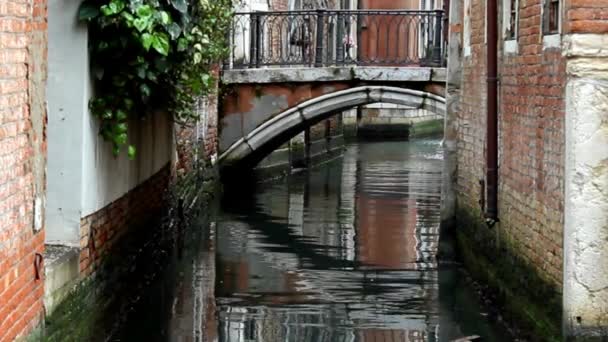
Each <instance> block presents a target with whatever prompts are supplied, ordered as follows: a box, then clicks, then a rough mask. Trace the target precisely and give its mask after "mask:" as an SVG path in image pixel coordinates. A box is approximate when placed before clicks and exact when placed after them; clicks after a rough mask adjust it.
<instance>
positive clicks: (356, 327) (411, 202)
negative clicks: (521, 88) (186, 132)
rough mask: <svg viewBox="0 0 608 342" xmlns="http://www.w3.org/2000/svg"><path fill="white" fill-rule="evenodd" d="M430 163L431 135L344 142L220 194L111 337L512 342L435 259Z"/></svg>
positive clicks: (436, 172) (434, 159) (437, 185)
mask: <svg viewBox="0 0 608 342" xmlns="http://www.w3.org/2000/svg"><path fill="white" fill-rule="evenodd" d="M441 156H442V154H441V151H440V142H439V141H437V140H424V141H417V142H409V143H405V142H386V143H365V144H354V145H350V146H348V148H347V149H346V151H345V153H344V158H343V159H342V160H339V161H336V162H333V163H330V164H327V165H324V166H322V167H319V168H317V169H314V170H311V171H309V172H308V173H305V174H300V175H296V176H292V177H289V178H288V179H285V180H282V181H278V182H273V183H266V184H260V185H258V186H257V187H256V190H255V193H254V194H245V193H240V194H238V193H233V194H227V195H226V196H225V198H224V201H223V205H222V210H223V212H222V213H221V214H220V215H219V217H218V219H217V223H216V224H212V225H211V226H210V227H209V228H208V229H202V230H199V229H196V228H197V227H194V228H195V229H191V230H190V231H191V232H190V233H186V234H187V235H188V234H189V235H188V236H187V237H185V238H182V239H181V240H182V241H184V242H183V245H184V248H183V250H184V251H185V252H184V253H183V255H182V254H180V253H176V254H175V256H174V259H173V260H174V262H173V264H172V265H170V266H169V267H168V269H167V270H166V272H165V276H164V277H163V280H162V281H161V284H160V285H158V286H156V287H155V290H152V291H148V293H147V295H144V297H145V298H149V299H148V300H144V301H143V303H144V304H141V305H138V308H136V309H135V310H134V314H133V315H132V317H131V318H130V320H128V322H127V324H126V325H125V328H124V331H123V332H121V333H120V334H118V335H117V336H118V337H119V338H117V340H129V341H131V340H154V341H220V342H249V341H261V342H262V341H264V342H269V341H294V342H300V341H302V342H308V341H331V342H335V341H337V342H340V341H349V342H350V341H358V342H371V341H374V342H375V341H386V342H392V341H403V342H405V341H451V340H452V339H456V338H461V337H463V336H467V335H473V334H476V335H481V336H483V337H485V338H486V339H487V340H490V341H501V340H504V341H508V340H510V339H507V338H506V337H504V336H503V335H504V334H503V333H502V332H501V331H500V330H496V328H495V327H494V326H492V325H490V324H488V322H487V319H486V317H484V315H482V313H481V312H480V308H479V306H478V305H477V304H476V303H477V298H476V297H475V294H474V293H473V292H472V291H471V290H470V289H469V288H468V287H467V285H466V284H465V283H463V282H462V280H461V273H460V272H459V270H458V269H457V268H455V267H453V266H451V267H446V266H441V267H440V266H439V265H438V264H437V260H436V258H435V255H436V252H437V248H438V240H439V221H440V193H441V171H440V170H441V163H442V161H441ZM198 232H202V233H200V234H199V233H198ZM199 235H200V236H199ZM201 236H202V237H201ZM178 240H180V239H178ZM178 250H180V248H178ZM163 303H164V304H163ZM150 317H156V318H158V317H160V323H159V324H158V325H156V324H150V322H157V321H159V320H158V319H153V318H150ZM144 337H145V339H144Z"/></svg>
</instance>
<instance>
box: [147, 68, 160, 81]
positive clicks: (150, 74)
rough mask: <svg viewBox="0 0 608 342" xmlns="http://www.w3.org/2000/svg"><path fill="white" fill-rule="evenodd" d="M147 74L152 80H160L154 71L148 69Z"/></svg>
mask: <svg viewBox="0 0 608 342" xmlns="http://www.w3.org/2000/svg"><path fill="white" fill-rule="evenodd" d="M146 76H147V78H148V79H149V80H150V81H152V82H157V81H158V78H157V77H156V74H155V73H154V72H152V71H148V73H147V75H146Z"/></svg>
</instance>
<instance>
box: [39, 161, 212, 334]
mask: <svg viewBox="0 0 608 342" xmlns="http://www.w3.org/2000/svg"><path fill="white" fill-rule="evenodd" d="M218 184H219V183H218V182H217V168H215V167H211V166H210V165H208V164H203V163H201V164H200V165H199V167H198V168H197V169H196V170H193V171H192V172H189V173H188V174H186V175H184V176H182V177H180V178H179V179H178V180H177V181H176V182H174V183H173V184H172V185H171V187H170V189H169V191H168V195H169V198H168V200H167V206H168V207H169V208H170V209H169V210H168V213H169V214H168V215H176V216H177V215H179V218H178V219H179V220H181V222H183V225H184V226H190V224H191V220H194V219H197V218H200V217H201V215H203V214H207V215H208V213H209V212H210V211H211V210H212V209H213V208H212V206H211V199H212V197H213V196H214V195H215V194H216V193H217V191H218V190H217V189H218ZM203 212H204V213H203ZM165 221H168V220H160V218H159V217H156V216H154V215H152V214H151V219H150V220H149V221H147V222H146V223H144V224H142V225H141V226H130V227H125V229H124V231H125V232H126V233H125V234H123V235H121V236H120V238H119V239H118V240H117V241H116V242H115V243H114V245H112V247H111V248H110V250H108V253H106V254H104V257H103V258H102V260H103V261H102V264H101V265H99V267H98V268H97V270H96V271H95V274H94V275H93V276H91V277H89V278H87V279H86V280H84V281H82V282H81V283H80V284H79V285H77V286H76V287H75V288H74V289H73V290H72V291H71V292H70V294H69V295H68V296H67V297H66V299H65V300H64V301H63V302H62V303H60V304H59V305H58V306H57V308H56V309H55V311H54V312H53V313H52V314H51V315H49V316H47V317H46V319H45V325H44V327H43V328H41V329H40V330H37V331H35V332H34V333H32V334H31V335H30V337H28V339H27V341H44V342H55V341H58V342H59V341H61V342H63V341H67V342H70V341H74V342H76V341H78V342H80V341H97V340H103V339H104V338H106V337H108V336H107V335H108V334H110V333H111V331H112V329H113V328H115V327H116V324H117V322H119V321H120V319H121V317H122V316H123V315H125V314H126V313H127V312H128V310H129V305H132V303H134V302H135V301H136V299H137V298H138V297H139V296H140V294H141V289H143V288H145V287H146V286H148V285H149V283H150V282H151V281H153V280H154V279H156V278H157V277H158V276H159V275H161V274H162V271H163V269H164V267H166V265H167V263H168V262H169V260H168V259H167V256H168V255H169V254H168V253H166V252H165V251H168V250H169V249H170V248H171V246H172V243H173V242H172V237H171V235H172V234H167V233H166V229H167V228H168V229H171V228H170V227H169V226H166V225H163V224H162V223H161V222H165ZM159 251H163V252H159Z"/></svg>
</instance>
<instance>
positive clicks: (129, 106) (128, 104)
mask: <svg viewBox="0 0 608 342" xmlns="http://www.w3.org/2000/svg"><path fill="white" fill-rule="evenodd" d="M124 102H125V107H126V108H127V110H131V109H132V108H133V106H134V105H135V103H134V102H133V100H131V99H129V98H125V100H124ZM123 113H124V114H125V118H124V119H121V118H119V119H118V120H126V119H127V118H126V116H127V113H125V112H123Z"/></svg>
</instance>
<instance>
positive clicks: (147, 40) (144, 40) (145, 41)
mask: <svg viewBox="0 0 608 342" xmlns="http://www.w3.org/2000/svg"><path fill="white" fill-rule="evenodd" d="M153 42H154V36H152V35H151V34H149V33H144V34H142V35H141V44H142V45H143V47H144V49H146V51H148V50H150V46H152V43H153Z"/></svg>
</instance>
